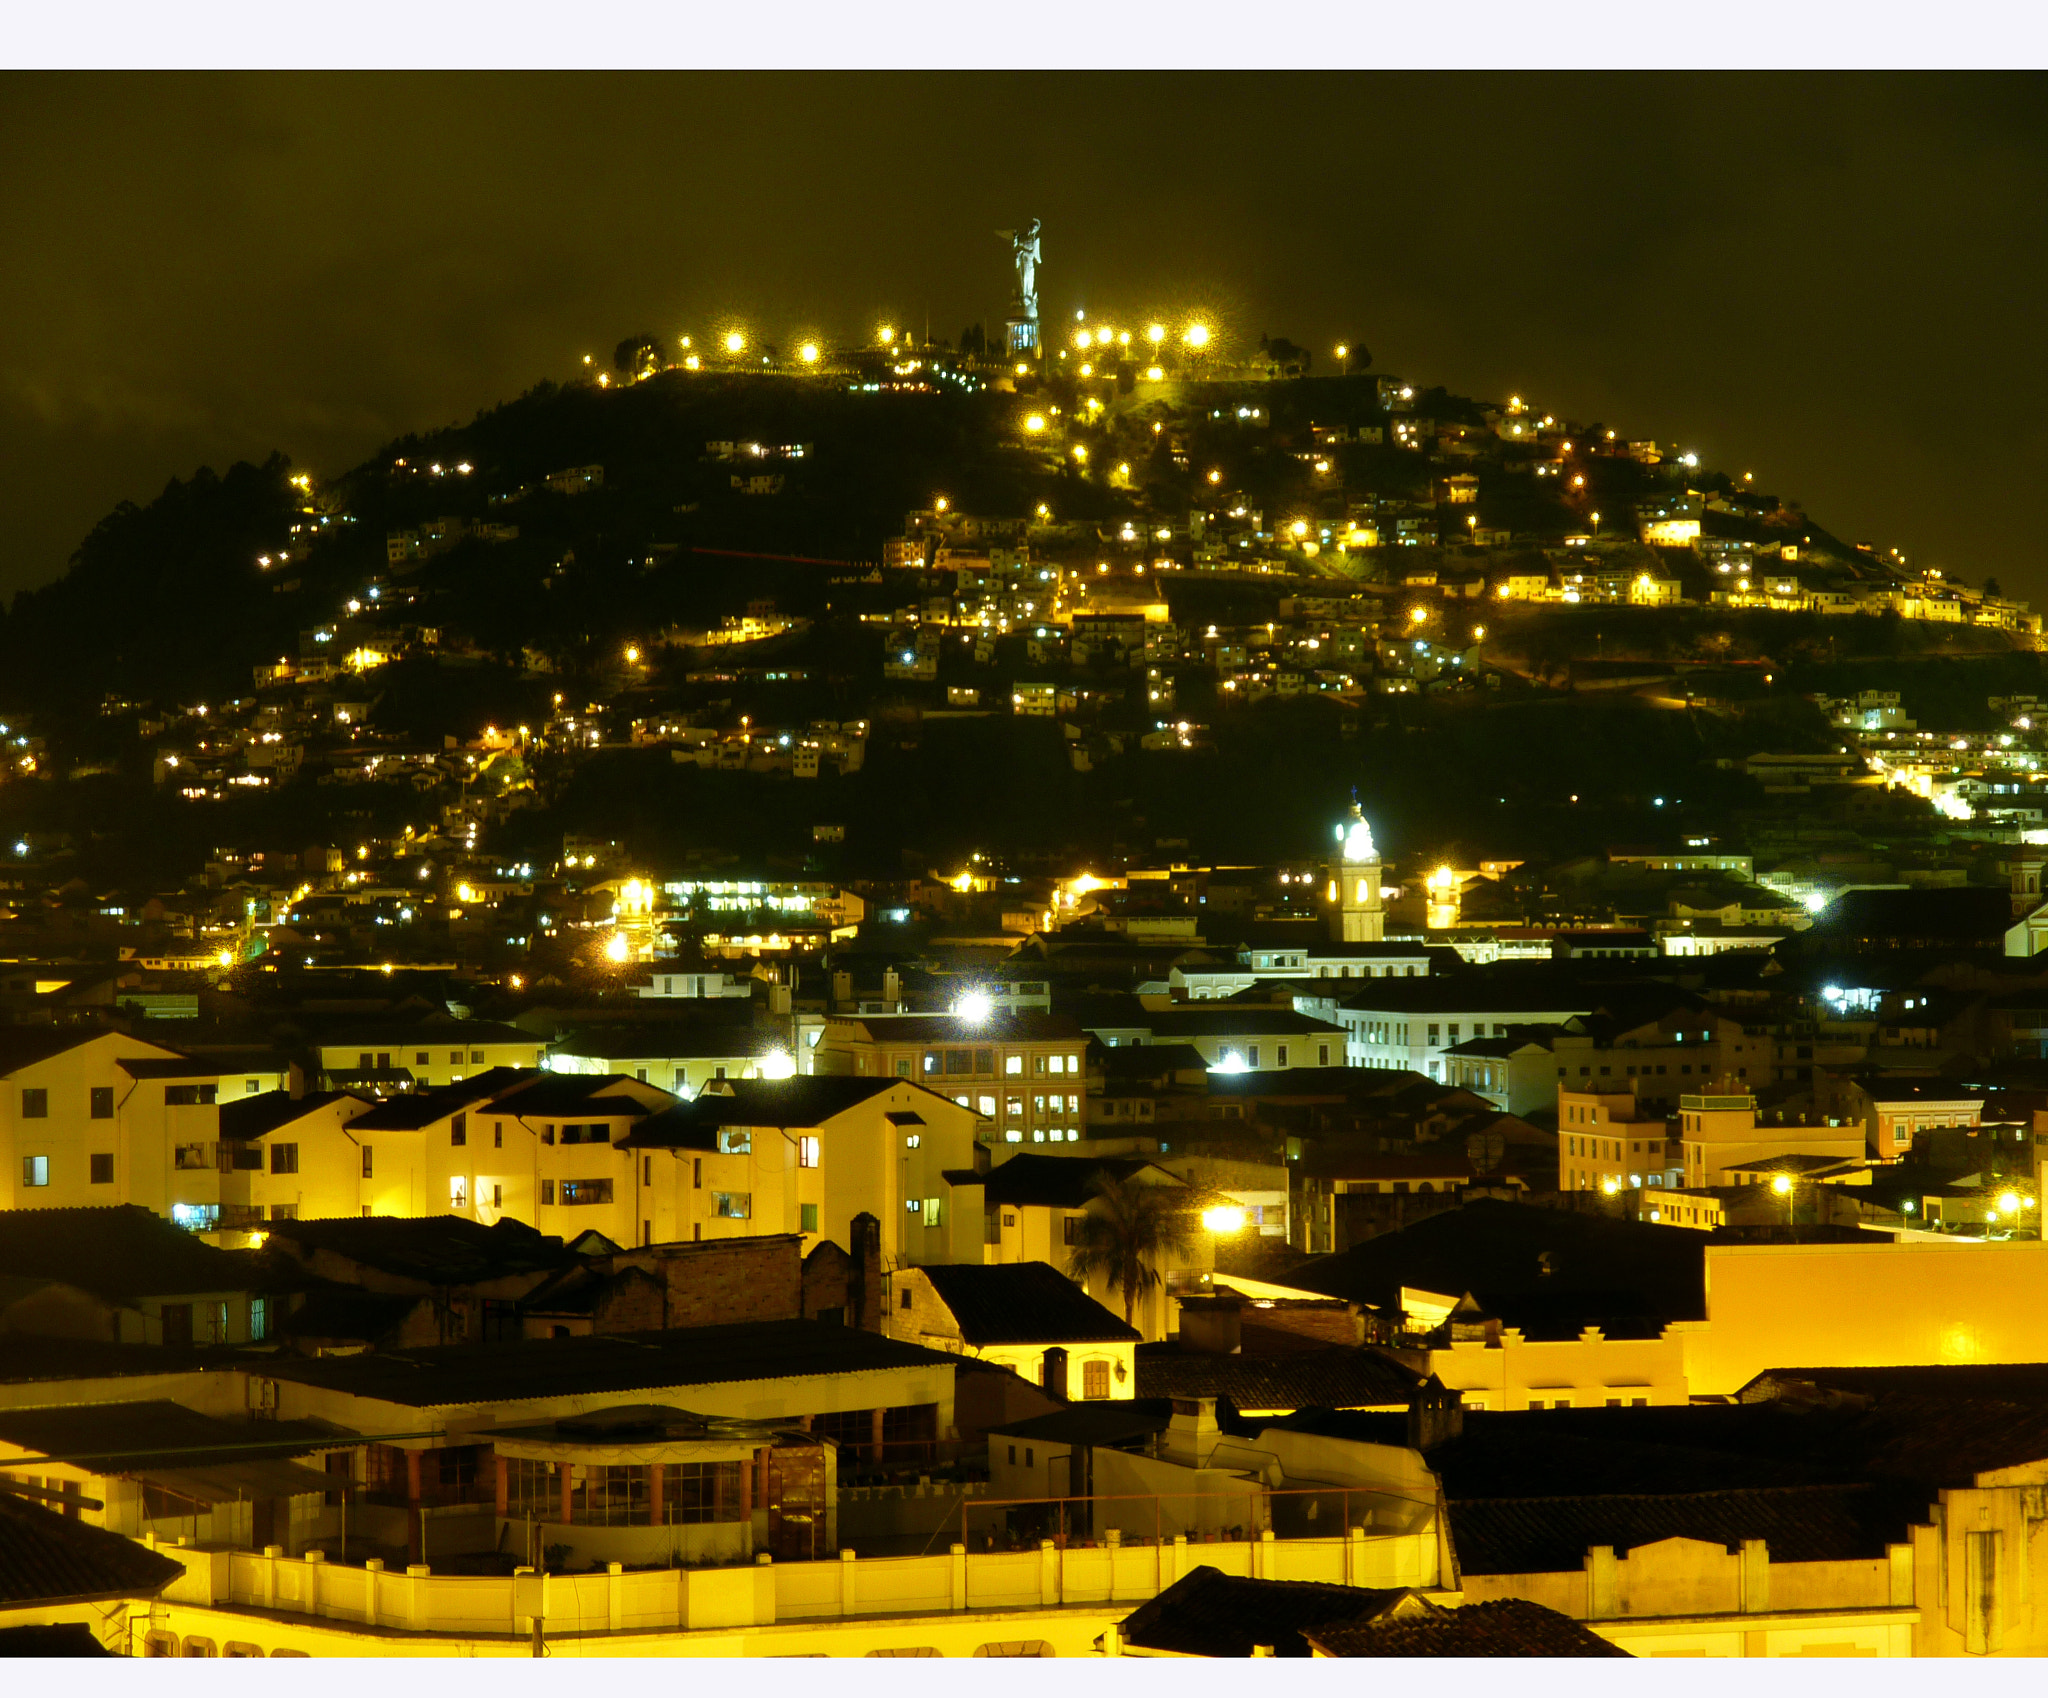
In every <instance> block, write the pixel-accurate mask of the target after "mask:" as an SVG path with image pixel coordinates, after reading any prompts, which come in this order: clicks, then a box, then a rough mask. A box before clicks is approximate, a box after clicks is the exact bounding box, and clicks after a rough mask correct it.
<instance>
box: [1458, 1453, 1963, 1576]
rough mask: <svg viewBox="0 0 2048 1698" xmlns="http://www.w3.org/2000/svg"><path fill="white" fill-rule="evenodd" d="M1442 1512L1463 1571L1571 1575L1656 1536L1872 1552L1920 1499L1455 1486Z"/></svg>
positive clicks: (1882, 1492) (1844, 1555)
mask: <svg viewBox="0 0 2048 1698" xmlns="http://www.w3.org/2000/svg"><path fill="white" fill-rule="evenodd" d="M1433 1457H1434V1452H1432V1458H1433ZM1446 1490H1447V1491H1449V1490H1450V1488H1449V1487H1448V1486H1447V1487H1446ZM1450 1511H1451V1537H1452V1539H1453V1541H1454V1543H1455V1546H1456V1549H1457V1552H1458V1565H1459V1567H1460V1568H1462V1569H1463V1570H1464V1571H1465V1572H1466V1573H1467V1574H1561V1573H1566V1572H1570V1573H1574V1574H1575V1573H1577V1572H1579V1571H1580V1570H1581V1569H1582V1568H1583V1567H1584V1566H1585V1560H1586V1552H1587V1551H1589V1550H1591V1549H1592V1548H1593V1547H1594V1546H1596V1545H1611V1546H1613V1547H1614V1550H1615V1554H1616V1555H1618V1556H1626V1555H1627V1554H1628V1553H1629V1552H1630V1551H1631V1550H1633V1549H1635V1548H1636V1547H1637V1546H1639V1545H1654V1544H1656V1543H1657V1542H1658V1541H1659V1540H1661V1539H1698V1540H1702V1541H1704V1542H1706V1543H1708V1544H1715V1545H1720V1546H1722V1547H1724V1548H1725V1549H1728V1550H1731V1551H1732V1550H1736V1549H1739V1548H1740V1547H1741V1545H1742V1543H1743V1541H1744V1540H1746V1539H1762V1540H1764V1541H1766V1542H1767V1543H1768V1544H1769V1546H1770V1551H1771V1560H1772V1561H1774V1562H1858V1561H1865V1560H1871V1559H1875V1558H1878V1557H1882V1556H1883V1555H1884V1553H1885V1547H1886V1546H1887V1545H1894V1544H1898V1543H1901V1542H1902V1541H1903V1540H1904V1539H1905V1538H1906V1537H1907V1531H1906V1530H1907V1529H1908V1528H1909V1527H1911V1526H1912V1525H1913V1523H1915V1522H1916V1521H1920V1520H1922V1519H1923V1518H1924V1517H1925V1514H1926V1511H1927V1499H1926V1495H1925V1494H1924V1493H1922V1492H1919V1491H1916V1490H1912V1489H1911V1488H1901V1487H1899V1486H1897V1485H1832V1486H1766V1487H1760V1488H1755V1489H1751V1490H1744V1491H1727V1492H1687V1493H1673V1494H1659V1495H1615V1496H1608V1495H1599V1496H1587V1497H1523V1498H1463V1497H1458V1496H1456V1495H1453V1496H1452V1497H1451V1499H1450Z"/></svg>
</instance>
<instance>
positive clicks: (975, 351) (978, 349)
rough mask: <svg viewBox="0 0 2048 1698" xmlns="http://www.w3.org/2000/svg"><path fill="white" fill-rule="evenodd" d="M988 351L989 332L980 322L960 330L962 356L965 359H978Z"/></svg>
mask: <svg viewBox="0 0 2048 1698" xmlns="http://www.w3.org/2000/svg"><path fill="white" fill-rule="evenodd" d="M987 352H988V332H987V331H986V330H984V329H982V327H981V326H980V325H979V324H970V325H969V326H968V327H967V328H966V329H965V330H963V331H961V332H960V357H961V358H962V359H963V360H978V359H980V358H981V357H982V355H984V354H985V353H987Z"/></svg>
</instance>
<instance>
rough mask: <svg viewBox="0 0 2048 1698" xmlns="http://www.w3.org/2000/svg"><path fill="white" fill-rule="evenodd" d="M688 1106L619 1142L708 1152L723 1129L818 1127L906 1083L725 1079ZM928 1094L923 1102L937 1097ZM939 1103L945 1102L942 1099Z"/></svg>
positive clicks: (814, 1076)
mask: <svg viewBox="0 0 2048 1698" xmlns="http://www.w3.org/2000/svg"><path fill="white" fill-rule="evenodd" d="M716 1083H717V1085H718V1086H719V1089H716V1090H713V1089H710V1088H709V1087H707V1088H706V1089H705V1090H704V1091H703V1092H702V1093H700V1094H699V1095H698V1096H697V1097H695V1098H694V1099H693V1100H691V1101H690V1102H686V1103H682V1102H679V1103H676V1104H675V1105H674V1106H672V1107H669V1108H664V1109H663V1110H661V1112H660V1113H658V1114H652V1115H649V1116H648V1117H647V1118H646V1119H645V1120H643V1121H641V1122H640V1124H639V1125H638V1126H636V1127H634V1128H633V1130H632V1132H631V1133H630V1134H629V1135H628V1136H627V1137H626V1138H625V1139H624V1140H623V1143H624V1144H625V1145H626V1146H629V1147H631V1148H635V1149H642V1148H651V1149H706V1148H709V1147H710V1146H709V1145H708V1144H707V1143H706V1140H707V1139H708V1138H710V1137H711V1136H712V1135H713V1134H714V1133H716V1132H717V1130H718V1129H719V1128H720V1127H721V1126H817V1125H820V1124H822V1123H823V1122H825V1121H827V1120H830V1119H831V1118H832V1117H833V1116H834V1115H835V1114H844V1113H845V1112H846V1111H847V1110H848V1109H851V1108H858V1107H860V1105H861V1104H862V1103H864V1102H866V1101H868V1100H869V1098H871V1097H875V1096H879V1095H880V1094H881V1093H882V1092H884V1091H887V1090H889V1089H891V1088H892V1087H894V1086H897V1085H909V1086H911V1088H912V1089H913V1090H918V1091H924V1087H923V1086H922V1085H911V1081H909V1080H908V1079H860V1078H855V1077H854V1076H853V1075H851V1074H844V1073H806V1074H800V1075H798V1076H797V1077H795V1078H790V1079H724V1080H719V1081H716ZM937 1094H938V1093H936V1092H934V1091H926V1092H925V1095H926V1096H937ZM939 1100H940V1101H942V1102H943V1101H947V1100H948V1099H946V1098H940V1099H939Z"/></svg>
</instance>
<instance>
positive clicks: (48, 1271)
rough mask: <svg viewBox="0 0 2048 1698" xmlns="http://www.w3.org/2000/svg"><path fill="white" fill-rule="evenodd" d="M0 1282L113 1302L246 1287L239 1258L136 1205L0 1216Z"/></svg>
mask: <svg viewBox="0 0 2048 1698" xmlns="http://www.w3.org/2000/svg"><path fill="white" fill-rule="evenodd" d="M0 1277H13V1278H17V1279H51V1280H62V1281H63V1282H64V1283H65V1284H67V1285H75V1286H77V1287H78V1288H79V1289H80V1290H82V1291H90V1292H92V1293H93V1294H94V1295H95V1296H97V1297H103V1298H107V1299H109V1300H110V1301H113V1302H117V1303H132V1302H133V1301H134V1300H135V1299H136V1298H138V1297H160V1296H171V1295H184V1294H186V1293H196V1292H214V1291H221V1292H226V1291H242V1290H245V1289H247V1287H248V1275H247V1272H246V1271H245V1269H244V1267H243V1265H242V1263H241V1262H240V1261H239V1260H238V1259H237V1258H236V1257H234V1256H232V1255H230V1254H229V1253H228V1252H227V1251H225V1250H216V1249H214V1248H213V1246H212V1245H210V1244H205V1243H202V1242H201V1241H200V1240H199V1239H197V1238H195V1237H193V1235H192V1234H191V1233H189V1232H186V1231H185V1230H184V1229H183V1228H181V1227H176V1226H173V1225H172V1224H171V1223H170V1222H169V1221H167V1220H164V1219H162V1218H161V1217H160V1216H158V1215H154V1214H152V1213H150V1211H149V1210H148V1209H145V1208H143V1207H141V1206H140V1205H139V1204H135V1203H123V1204H120V1205H118V1206H115V1207H111V1208H100V1209H7V1210H0Z"/></svg>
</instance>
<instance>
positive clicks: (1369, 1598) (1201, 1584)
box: [1121, 1563, 1419, 1657]
mask: <svg viewBox="0 0 2048 1698" xmlns="http://www.w3.org/2000/svg"><path fill="white" fill-rule="evenodd" d="M1412 1597H1413V1594H1412V1593H1410V1592H1407V1591H1405V1590H1403V1589H1401V1588H1398V1587H1390V1588H1387V1589H1384V1590H1382V1589H1379V1588H1372V1587H1364V1586H1335V1585H1328V1584H1325V1583H1323V1582H1320V1581H1313V1580H1250V1579H1243V1578H1240V1577H1238V1576H1236V1575H1228V1574H1225V1573H1224V1572H1223V1571H1222V1570H1221V1569H1219V1568H1211V1567H1210V1566H1209V1565H1208V1564H1206V1563H1204V1564H1203V1565H1202V1566H1201V1567H1200V1568H1197V1569H1194V1570H1193V1571H1191V1572H1190V1573H1187V1574H1184V1575H1182V1576H1181V1577H1180V1579H1178V1580H1176V1581H1175V1582H1174V1583H1173V1584H1172V1585H1171V1586H1169V1587H1167V1588H1166V1590H1165V1591H1163V1592H1161V1593H1160V1594H1159V1595H1158V1596H1157V1597H1156V1598H1152V1599H1148V1600H1147V1601H1146V1602H1145V1603H1142V1604H1140V1605H1139V1606H1138V1607H1137V1608H1136V1609H1134V1610H1133V1611H1131V1613H1130V1614H1129V1615H1127V1616H1125V1617H1124V1619H1123V1623H1122V1628H1121V1635H1122V1638H1123V1641H1124V1643H1125V1644H1126V1645H1130V1646H1133V1647H1135V1648H1137V1649H1140V1650H1146V1651H1165V1652H1169V1653H1172V1654H1174V1655H1178V1656H1183V1657H1249V1656H1250V1655H1251V1654H1252V1649H1253V1647H1254V1646H1258V1645H1264V1646H1267V1647H1269V1648H1270V1649H1271V1651H1272V1653H1273V1655H1275V1656H1276V1657H1306V1656H1308V1655H1310V1654H1311V1653H1310V1651H1309V1647H1308V1642H1307V1641H1306V1640H1305V1639H1304V1638H1303V1637H1302V1632H1303V1630H1304V1629H1305V1628H1312V1627H1320V1626H1323V1625H1324V1624H1326V1623H1329V1622H1337V1621H1356V1620H1358V1619H1359V1618H1360V1617H1371V1616H1375V1615H1378V1614H1380V1613H1381V1612H1382V1611H1384V1610H1386V1609H1388V1608H1389V1607H1390V1606H1393V1605H1395V1604H1397V1603H1398V1602H1399V1601H1401V1600H1404V1599H1410V1598H1412ZM1417 1601H1419V1600H1417Z"/></svg>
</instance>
